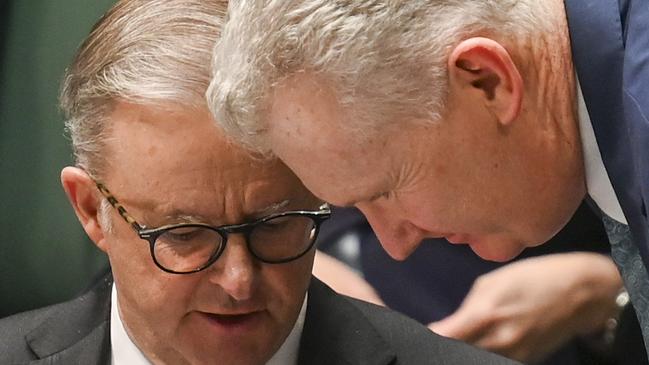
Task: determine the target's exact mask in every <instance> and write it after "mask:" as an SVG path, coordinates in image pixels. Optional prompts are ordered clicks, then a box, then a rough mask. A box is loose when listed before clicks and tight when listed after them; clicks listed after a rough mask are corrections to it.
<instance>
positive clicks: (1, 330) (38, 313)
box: [0, 302, 69, 364]
mask: <svg viewBox="0 0 649 365" xmlns="http://www.w3.org/2000/svg"><path fill="white" fill-rule="evenodd" d="M67 305H69V302H65V303H59V304H55V305H51V306H48V307H43V308H39V309H34V310H31V311H27V312H22V313H18V314H14V315H12V316H9V317H6V318H3V319H0V364H7V363H8V364H12V363H17V362H25V361H29V360H34V359H36V356H35V354H34V353H33V352H32V350H31V349H30V348H29V345H28V343H27V339H26V338H25V336H26V335H27V334H28V333H30V332H31V331H33V330H34V329H36V328H37V327H39V326H40V325H41V324H42V323H43V322H45V321H46V320H47V319H48V318H50V317H51V316H52V315H53V314H54V313H57V312H58V311H60V310H61V309H63V308H65V307H66V306H67Z"/></svg>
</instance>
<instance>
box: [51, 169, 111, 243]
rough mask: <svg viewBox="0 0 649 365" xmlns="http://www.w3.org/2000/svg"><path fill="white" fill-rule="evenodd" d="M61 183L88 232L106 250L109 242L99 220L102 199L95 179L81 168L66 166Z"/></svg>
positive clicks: (62, 172)
mask: <svg viewBox="0 0 649 365" xmlns="http://www.w3.org/2000/svg"><path fill="white" fill-rule="evenodd" d="M61 184H62V185H63V190H65V194H66V195H67V196H68V200H70V204H72V207H73V208H74V212H75V213H76V214H77V218H79V222H81V226H83V229H84V230H85V231H86V234H88V237H90V239H91V240H92V241H93V242H94V243H95V245H97V247H99V249H100V250H102V251H104V252H106V251H107V247H106V246H107V244H106V241H105V236H104V231H103V230H102V227H101V221H100V220H99V206H100V203H101V199H100V198H99V197H98V196H97V193H96V191H97V188H96V187H95V183H94V181H93V180H92V179H91V178H90V176H88V174H87V173H86V172H85V171H83V170H82V169H80V168H77V167H65V168H64V169H63V170H62V171H61Z"/></svg>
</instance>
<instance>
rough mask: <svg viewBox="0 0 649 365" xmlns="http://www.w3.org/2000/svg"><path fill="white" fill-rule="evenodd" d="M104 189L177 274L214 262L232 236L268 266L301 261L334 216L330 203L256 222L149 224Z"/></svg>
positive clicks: (163, 263) (164, 264) (157, 256)
mask: <svg viewBox="0 0 649 365" xmlns="http://www.w3.org/2000/svg"><path fill="white" fill-rule="evenodd" d="M95 184H96V185H97V188H98V189H99V191H100V192H101V193H102V195H104V197H105V198H106V199H107V200H108V202H109V203H110V205H112V206H113V208H115V209H117V211H118V212H119V215H120V216H121V217H122V218H123V219H124V220H125V221H126V222H127V223H128V224H129V225H130V226H131V227H132V228H133V229H134V230H135V231H136V232H137V234H138V235H139V236H140V238H141V239H143V240H145V241H147V242H149V246H150V249H151V257H152V258H153V262H154V263H155V264H156V265H157V266H158V267H159V268H160V269H161V270H163V271H166V272H168V273H172V274H191V273H195V272H198V271H201V270H204V269H206V268H207V267H209V266H210V265H212V264H213V263H214V262H215V261H216V260H217V259H218V258H219V257H220V256H221V254H222V253H223V251H225V246H226V244H227V242H228V235H229V234H234V233H240V234H243V235H244V236H245V238H246V246H247V247H248V251H249V252H250V253H251V254H252V256H253V257H255V258H256V259H257V260H259V261H261V262H264V263H267V264H281V263H285V262H289V261H293V260H296V259H298V258H300V257H302V256H303V255H304V254H306V253H307V252H309V250H310V249H311V248H312V247H313V245H314V244H315V241H316V238H317V236H318V231H319V229H320V224H322V222H324V221H325V220H327V219H328V218H329V216H330V215H331V210H330V209H329V206H328V205H327V204H323V205H322V206H320V209H319V210H316V211H305V210H297V211H287V212H282V213H277V214H272V215H269V216H266V217H263V218H259V219H257V220H255V221H253V222H249V223H241V224H232V225H225V226H219V227H214V226H210V225H208V224H203V223H179V224H169V225H165V226H162V227H158V228H147V227H146V226H144V225H141V224H139V223H138V222H137V221H136V220H135V219H134V218H133V217H132V216H131V215H130V214H128V212H127V211H126V209H124V207H123V206H122V205H121V204H120V203H119V202H118V201H117V199H115V197H114V196H113V194H111V192H110V191H109V190H108V189H107V188H106V187H105V186H104V185H103V184H101V183H99V182H95Z"/></svg>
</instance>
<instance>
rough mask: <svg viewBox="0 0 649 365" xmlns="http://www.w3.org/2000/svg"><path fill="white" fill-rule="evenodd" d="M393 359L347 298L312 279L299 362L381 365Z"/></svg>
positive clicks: (391, 351) (379, 338) (384, 344)
mask: <svg viewBox="0 0 649 365" xmlns="http://www.w3.org/2000/svg"><path fill="white" fill-rule="evenodd" d="M395 357H396V354H395V353H394V351H393V350H392V349H391V347H390V345H389V344H388V343H387V342H386V341H385V340H384V339H383V338H382V337H381V335H380V334H379V333H378V332H377V330H376V329H375V328H374V326H373V325H372V324H371V323H370V322H369V321H368V320H366V319H365V317H364V315H363V313H362V312H361V311H360V310H358V309H357V308H356V307H355V306H354V305H353V304H352V303H351V302H350V301H349V299H347V298H345V297H343V296H340V295H338V294H335V293H334V292H333V291H332V290H331V289H330V288H328V287H327V286H325V285H324V284H323V283H322V282H320V281H319V280H318V279H316V278H312V282H311V286H310V288H309V303H308V307H307V314H306V323H305V325H304V332H303V334H302V341H301V343H300V355H299V361H298V363H300V364H314V365H316V364H376V365H383V364H389V363H391V362H392V361H393V360H394V359H395Z"/></svg>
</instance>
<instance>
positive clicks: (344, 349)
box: [0, 275, 513, 365]
mask: <svg viewBox="0 0 649 365" xmlns="http://www.w3.org/2000/svg"><path fill="white" fill-rule="evenodd" d="M111 285H112V279H111V277H110V275H108V276H106V277H104V278H103V279H102V280H101V281H100V283H99V284H97V285H96V286H95V287H94V288H93V289H91V290H90V291H89V292H87V293H86V294H84V295H83V296H81V297H78V298H76V299H74V300H72V301H69V302H66V303H62V304H57V305H54V306H51V307H46V308H42V309H37V310H35V311H30V312H25V313H21V314H17V315H15V316H12V317H8V318H5V319H3V320H0V364H3V365H6V364H31V365H36V364H62V365H70V364H83V365H93V364H109V359H110V292H111ZM299 363H300V364H308V365H318V364H323V365H324V364H326V365H331V364H336V365H338V364H350V365H351V364H354V365H356V364H377V365H381V364H386V365H387V364H392V365H397V364H511V363H513V362H510V361H509V360H506V359H503V358H500V357H498V356H496V355H493V354H490V353H487V352H483V351H481V350H478V349H475V348H473V347H470V346H468V345H466V344H463V343H461V342H458V341H455V340H451V339H447V338H444V337H440V336H437V335H435V334H433V333H432V332H430V331H428V329H426V328H425V327H423V326H421V325H419V324H418V323H416V322H414V321H413V320H410V319H408V318H406V317H404V316H402V315H400V314H398V313H396V312H392V311H390V310H387V309H385V308H383V307H378V306H375V305H372V304H368V303H365V302H361V301H358V300H354V299H351V298H347V297H344V296H341V295H339V294H336V293H334V292H333V291H332V290H331V289H330V288H329V287H327V286H326V285H324V284H323V283H321V282H320V281H318V280H317V279H315V278H313V280H312V283H311V286H310V288H309V302H308V306H307V314H306V319H305V326H304V331H303V334H302V340H301V345H300V353H299Z"/></svg>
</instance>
